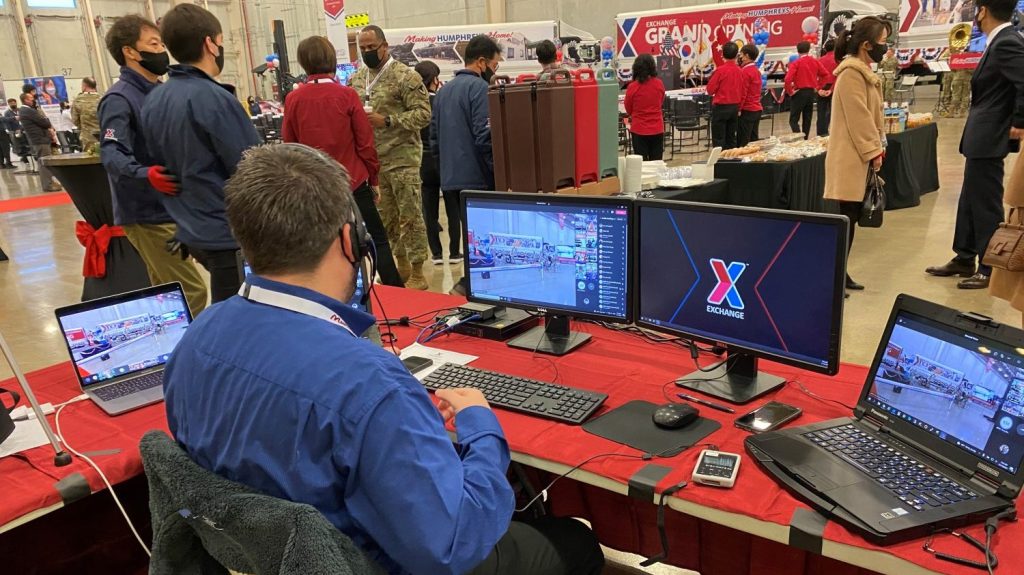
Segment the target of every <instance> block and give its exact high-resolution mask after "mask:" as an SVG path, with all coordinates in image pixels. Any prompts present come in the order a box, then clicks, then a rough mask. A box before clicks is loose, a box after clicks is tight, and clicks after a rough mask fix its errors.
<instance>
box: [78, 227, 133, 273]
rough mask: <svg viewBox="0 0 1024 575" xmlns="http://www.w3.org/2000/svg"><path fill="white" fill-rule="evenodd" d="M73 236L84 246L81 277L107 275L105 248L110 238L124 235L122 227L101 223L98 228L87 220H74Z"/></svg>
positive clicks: (108, 245) (108, 244)
mask: <svg viewBox="0 0 1024 575" xmlns="http://www.w3.org/2000/svg"><path fill="white" fill-rule="evenodd" d="M75 236H76V237H77V238H78V243H80V244H82V245H83V246H85V260H84V261H83V262H82V277H87V278H102V277H106V275H107V249H108V248H109V247H110V240H111V239H112V238H119V237H124V228H122V227H121V226H108V225H106V224H103V225H102V226H100V227H99V229H95V228H93V227H92V226H91V225H90V224H89V222H83V221H78V222H75Z"/></svg>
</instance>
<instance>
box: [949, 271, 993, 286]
mask: <svg viewBox="0 0 1024 575" xmlns="http://www.w3.org/2000/svg"><path fill="white" fill-rule="evenodd" d="M956 287H958V288H960V289H988V276H987V275H985V274H974V275H973V276H971V277H969V278H967V279H965V280H960V281H959V282H957V284H956Z"/></svg>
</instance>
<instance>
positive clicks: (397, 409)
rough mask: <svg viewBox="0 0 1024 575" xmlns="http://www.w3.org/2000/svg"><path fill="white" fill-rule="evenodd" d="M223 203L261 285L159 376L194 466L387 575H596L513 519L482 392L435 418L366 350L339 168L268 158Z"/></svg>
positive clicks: (245, 167) (320, 160)
mask: <svg viewBox="0 0 1024 575" xmlns="http://www.w3.org/2000/svg"><path fill="white" fill-rule="evenodd" d="M302 89H303V90H305V89H306V88H302ZM332 166H334V168H333V169H332ZM226 195H227V216H228V219H229V220H230V222H231V227H232V229H233V230H234V231H235V234H236V236H237V238H238V242H239V243H240V244H241V245H242V250H243V251H244V252H245V254H246V257H247V258H249V263H250V264H251V265H252V270H253V275H250V276H249V278H248V279H246V283H245V287H244V288H243V289H242V291H241V292H240V293H239V294H238V295H235V296H233V297H231V298H229V299H228V300H227V301H225V302H224V303H222V304H220V305H216V306H213V307H211V308H210V309H209V310H207V311H206V312H204V313H203V315H202V316H201V317H199V318H198V319H197V320H196V321H195V323H193V324H192V325H190V326H189V328H188V332H187V333H186V334H185V335H184V337H182V339H181V341H180V342H179V343H178V347H177V348H176V349H175V350H174V354H173V355H172V356H171V359H170V361H169V362H168V363H167V371H166V372H165V377H164V386H165V391H166V399H167V423H168V427H169V429H170V431H171V433H172V434H173V435H174V438H175V439H176V440H177V441H178V443H179V444H181V446H182V447H183V448H184V449H185V451H186V452H187V453H188V455H189V457H190V458H191V459H192V460H193V461H195V462H196V463H197V464H199V465H200V466H202V467H203V468H205V469H207V470H209V471H211V472H213V473H216V474H218V475H220V476H222V477H225V478H227V479H230V480H232V481H237V482H239V483H242V484H243V485H247V486H249V487H251V488H253V489H257V490H259V491H261V492H263V493H266V494H267V495H270V496H273V497H278V498H282V499H288V500H291V501H296V502H300V503H306V504H308V505H312V506H313V507H315V508H316V509H317V510H318V511H320V513H322V514H323V515H324V517H326V518H327V520H328V521H330V522H331V523H332V524H333V525H334V526H335V527H337V528H338V529H339V530H340V531H341V532H342V533H345V534H346V535H348V536H349V537H350V538H351V539H352V541H353V542H354V543H355V544H356V545H358V546H359V547H360V548H361V549H362V550H363V551H364V552H365V553H366V554H367V555H368V556H369V557H370V558H371V559H373V560H374V561H376V562H377V563H378V565H380V566H381V567H382V568H383V569H384V571H386V572H387V573H389V574H391V575H405V574H410V573H416V574H418V573H423V574H430V575H463V574H469V575H499V574H508V575H513V574H515V575H519V574H542V573H543V574H547V575H570V574H572V575H598V574H599V573H601V570H602V568H603V565H604V557H603V555H602V553H601V548H600V545H598V542H597V539H596V537H594V534H593V533H591V532H590V530H589V529H587V527H586V526H585V525H583V524H582V523H580V522H578V521H576V520H574V519H571V518H554V517H545V518H543V519H542V520H540V521H530V522H519V521H512V513H513V510H514V508H515V495H514V493H513V490H512V488H511V486H510V485H509V482H508V479H507V478H506V472H507V469H508V465H509V458H510V454H509V447H508V442H507V441H506V439H505V434H504V432H503V431H502V428H501V424H500V423H499V421H498V418H497V417H496V416H495V414H494V412H493V411H492V410H491V409H490V407H489V405H488V403H487V400H486V399H484V396H483V394H482V393H480V391H479V390H476V389H445V390H440V391H438V392H436V394H435V396H436V398H437V399H438V400H439V405H438V406H437V407H435V406H434V403H433V402H432V401H431V398H430V396H429V395H428V394H427V391H426V390H425V389H424V387H423V385H422V384H420V382H418V381H417V380H416V378H414V377H413V376H412V375H411V374H410V373H409V371H408V370H407V369H405V367H404V366H403V365H402V362H401V360H399V359H398V357H396V356H395V355H394V354H392V353H390V352H388V351H386V350H384V349H382V348H381V347H380V346H378V345H375V344H373V343H372V342H370V341H369V340H367V339H364V338H361V337H358V334H361V333H363V332H364V331H365V330H366V329H367V328H369V327H370V326H371V325H373V323H374V321H375V319H374V317H373V316H372V315H369V314H366V313H364V312H362V311H359V310H357V309H353V308H352V307H350V306H349V305H347V304H346V303H344V302H347V301H349V300H350V299H351V297H352V294H353V292H354V290H355V282H356V274H357V270H358V269H360V268H361V266H362V261H361V254H360V253H359V251H360V250H359V246H358V243H357V242H356V241H354V239H353V235H354V234H353V230H352V225H353V223H354V214H355V213H356V203H355V202H354V201H353V197H352V194H351V193H350V192H349V183H348V177H347V175H346V174H345V171H344V170H342V168H341V167H340V166H338V165H337V164H336V163H335V162H333V161H332V160H331V159H330V158H329V157H327V156H326V155H324V154H323V152H320V151H318V150H316V149H314V148H310V147H308V146H304V145H302V144H279V145H276V146H262V147H259V148H257V149H255V150H253V151H252V152H251V153H250V154H247V155H246V158H245V159H244V160H242V162H241V164H240V165H239V166H238V171H237V173H236V175H235V177H233V178H232V179H231V181H230V182H228V185H227V190H226ZM270 206H272V207H273V208H274V209H267V208H268V207H270ZM339 232H340V233H339ZM240 334H244V337H240ZM225 406H231V407H233V408H231V409H225ZM446 421H450V422H451V423H452V424H453V425H454V428H455V433H456V442H457V444H456V445H454V446H453V445H452V439H451V438H450V437H449V436H448V432H447V431H446V430H445V422H446Z"/></svg>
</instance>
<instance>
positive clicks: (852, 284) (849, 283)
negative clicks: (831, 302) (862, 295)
mask: <svg viewBox="0 0 1024 575" xmlns="http://www.w3.org/2000/svg"><path fill="white" fill-rule="evenodd" d="M846 289H852V290H854V291H860V290H862V289H864V286H862V285H860V284H859V283H857V282H855V281H853V280H852V279H850V278H849V277H847V278H846Z"/></svg>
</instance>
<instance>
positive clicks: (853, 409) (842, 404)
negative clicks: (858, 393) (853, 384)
mask: <svg viewBox="0 0 1024 575" xmlns="http://www.w3.org/2000/svg"><path fill="white" fill-rule="evenodd" d="M789 383H792V384H794V385H796V386H797V387H798V388H799V389H800V391H802V392H804V393H805V394H807V395H808V396H810V397H813V398H814V399H817V400H818V401H827V402H830V403H835V404H836V405H841V406H843V407H845V408H846V409H849V410H850V411H856V409H857V408H856V407H854V406H852V405H850V404H848V403H844V402H842V401H839V400H838V399H829V398H827V397H822V396H820V395H818V394H816V393H814V392H813V391H811V390H809V389H807V387H806V386H805V385H804V384H802V383H800V382H799V381H797V380H795V379H793V380H790V381H789Z"/></svg>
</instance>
